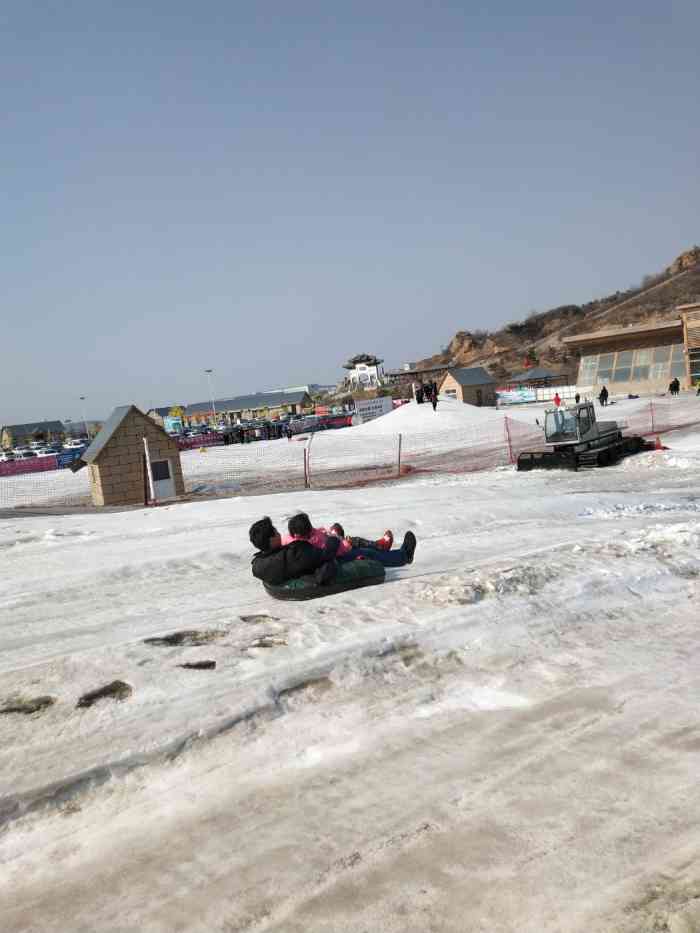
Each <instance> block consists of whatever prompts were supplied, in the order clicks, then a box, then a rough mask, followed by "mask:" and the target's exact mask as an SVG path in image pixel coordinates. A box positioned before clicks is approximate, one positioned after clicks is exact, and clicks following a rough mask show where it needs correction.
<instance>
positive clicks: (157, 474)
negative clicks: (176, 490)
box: [151, 460, 170, 483]
mask: <svg viewBox="0 0 700 933" xmlns="http://www.w3.org/2000/svg"><path fill="white" fill-rule="evenodd" d="M151 476H152V477H153V481H154V482H155V483H157V482H158V481H159V480H162V479H170V464H169V463H168V461H167V460H154V461H153V462H152V463H151Z"/></svg>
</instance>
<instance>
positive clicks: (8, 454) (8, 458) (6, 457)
mask: <svg viewBox="0 0 700 933" xmlns="http://www.w3.org/2000/svg"><path fill="white" fill-rule="evenodd" d="M14 459H15V455H14V454H13V453H12V451H11V450H1V451H0V463H13V462H14Z"/></svg>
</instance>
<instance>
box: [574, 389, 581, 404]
mask: <svg viewBox="0 0 700 933" xmlns="http://www.w3.org/2000/svg"><path fill="white" fill-rule="evenodd" d="M580 401H581V396H580V395H579V394H578V392H577V393H576V395H574V402H576V404H577V405H578V403H579V402H580Z"/></svg>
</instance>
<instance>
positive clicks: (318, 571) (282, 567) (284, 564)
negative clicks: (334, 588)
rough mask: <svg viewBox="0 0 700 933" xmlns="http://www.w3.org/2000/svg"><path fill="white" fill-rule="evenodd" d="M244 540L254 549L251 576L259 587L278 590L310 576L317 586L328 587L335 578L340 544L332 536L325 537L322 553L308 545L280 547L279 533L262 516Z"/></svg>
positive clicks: (296, 542) (306, 542)
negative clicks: (267, 586) (264, 586)
mask: <svg viewBox="0 0 700 933" xmlns="http://www.w3.org/2000/svg"><path fill="white" fill-rule="evenodd" d="M248 537H249V538H250V543H251V544H252V545H253V547H256V548H257V549H258V553H257V554H256V555H255V556H254V557H253V561H252V571H253V576H254V577H257V578H258V580H262V581H263V583H269V584H270V585H272V586H280V585H281V584H282V583H286V582H287V581H288V580H296V579H297V578H298V577H304V576H306V575H307V574H313V575H314V577H315V578H316V582H317V583H330V582H331V581H332V580H333V579H334V578H335V575H336V572H337V569H338V568H337V564H336V562H335V554H336V551H337V550H338V546H339V544H340V539H339V538H336V537H335V536H332V535H331V536H330V537H329V539H328V542H327V544H326V547H324V548H323V550H321V549H320V548H316V547H314V546H313V545H312V544H309V542H308V541H292V542H291V544H286V545H284V546H283V545H282V537H281V535H280V533H279V532H278V531H277V529H276V528H275V526H274V525H273V524H272V521H271V520H270V519H269V518H268V517H267V516H266V517H265V518H261V519H260V520H259V521H257V522H254V523H253V524H252V525H251V526H250V530H249V532H248Z"/></svg>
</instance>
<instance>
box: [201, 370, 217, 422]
mask: <svg viewBox="0 0 700 933" xmlns="http://www.w3.org/2000/svg"><path fill="white" fill-rule="evenodd" d="M204 372H205V373H206V374H207V379H208V380H209V395H211V408H212V411H213V412H214V421H215V422H216V403H215V401H214V386H213V384H212V381H211V374H212V373H213V372H214V370H213V369H205V370H204Z"/></svg>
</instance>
